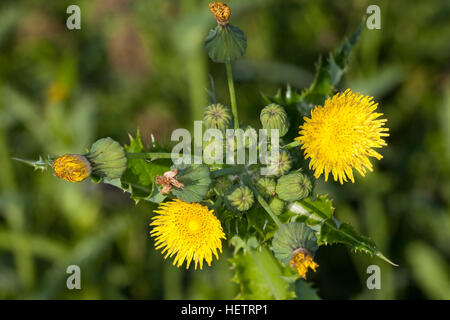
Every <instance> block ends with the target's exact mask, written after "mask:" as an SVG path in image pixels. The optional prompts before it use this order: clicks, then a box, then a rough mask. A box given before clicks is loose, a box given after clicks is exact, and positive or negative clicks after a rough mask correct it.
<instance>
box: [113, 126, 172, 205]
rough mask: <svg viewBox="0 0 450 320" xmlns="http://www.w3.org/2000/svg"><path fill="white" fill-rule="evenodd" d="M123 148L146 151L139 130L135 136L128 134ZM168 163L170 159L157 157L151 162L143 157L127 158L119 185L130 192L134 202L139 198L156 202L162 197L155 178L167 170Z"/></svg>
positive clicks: (155, 147) (137, 151) (131, 150)
mask: <svg viewBox="0 0 450 320" xmlns="http://www.w3.org/2000/svg"><path fill="white" fill-rule="evenodd" d="M153 149H158V147H157V146H152V151H153ZM125 150H126V151H127V152H129V153H143V152H148V151H147V150H146V149H145V148H144V146H143V144H142V141H141V136H140V133H139V131H138V132H137V134H136V138H133V137H132V136H131V135H130V144H129V145H128V146H125ZM158 151H160V150H158ZM170 165H171V161H170V160H167V159H158V160H154V161H152V162H149V161H148V160H145V159H128V167H127V170H126V171H125V173H124V174H123V176H122V178H121V186H122V188H123V189H124V190H125V191H128V192H130V193H131V198H132V199H134V200H135V201H136V203H137V202H139V201H140V200H148V201H153V202H158V200H161V199H164V197H161V196H162V195H160V194H159V190H158V187H155V178H156V176H158V175H163V174H164V172H166V171H169V170H170ZM161 201H162V200H161Z"/></svg>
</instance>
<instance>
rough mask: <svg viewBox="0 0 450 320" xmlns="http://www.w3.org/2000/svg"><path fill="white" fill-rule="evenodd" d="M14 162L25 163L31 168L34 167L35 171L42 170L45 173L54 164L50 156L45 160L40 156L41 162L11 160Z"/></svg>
mask: <svg viewBox="0 0 450 320" xmlns="http://www.w3.org/2000/svg"><path fill="white" fill-rule="evenodd" d="M11 159H12V160H16V161H19V162H22V163H25V164H27V165H29V166H32V167H33V168H34V170H42V171H45V170H47V169H48V168H51V166H52V165H51V163H52V162H53V161H52V159H51V158H50V156H49V157H48V158H47V159H46V160H44V159H43V158H42V157H41V156H39V160H36V161H33V160H25V159H20V158H11Z"/></svg>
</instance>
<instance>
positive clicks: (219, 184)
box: [213, 176, 231, 196]
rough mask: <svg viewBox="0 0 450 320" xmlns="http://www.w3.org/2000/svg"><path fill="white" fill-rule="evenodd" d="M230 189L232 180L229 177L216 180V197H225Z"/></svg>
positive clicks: (214, 187)
mask: <svg viewBox="0 0 450 320" xmlns="http://www.w3.org/2000/svg"><path fill="white" fill-rule="evenodd" d="M230 187H231V181H230V178H229V177H228V176H224V177H219V178H217V179H216V181H215V183H214V186H213V189H214V192H215V193H216V195H218V196H223V195H224V194H225V192H226V191H227V190H228V189H229V188H230Z"/></svg>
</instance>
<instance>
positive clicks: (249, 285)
mask: <svg viewBox="0 0 450 320" xmlns="http://www.w3.org/2000/svg"><path fill="white" fill-rule="evenodd" d="M230 260H231V264H232V268H233V269H234V271H235V276H234V278H233V281H234V282H236V283H237V284H238V285H239V288H240V292H239V295H238V297H237V298H238V299H245V300H247V299H248V300H252V299H283V300H285V299H292V298H295V292H294V291H293V288H292V285H291V284H290V283H289V282H288V281H286V279H285V277H287V276H289V275H290V270H288V269H287V268H283V267H282V265H281V264H280V262H279V261H278V260H276V259H275V258H274V256H273V254H272V253H271V252H270V251H269V249H267V248H266V247H262V248H261V250H249V251H248V252H247V253H244V252H243V251H239V252H238V253H236V254H235V255H234V257H233V258H232V259H230Z"/></svg>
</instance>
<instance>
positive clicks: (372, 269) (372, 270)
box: [366, 264, 381, 290]
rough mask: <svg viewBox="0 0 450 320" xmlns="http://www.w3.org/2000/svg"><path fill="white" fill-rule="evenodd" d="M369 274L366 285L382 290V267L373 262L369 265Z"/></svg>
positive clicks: (371, 288) (367, 271) (368, 287)
mask: <svg viewBox="0 0 450 320" xmlns="http://www.w3.org/2000/svg"><path fill="white" fill-rule="evenodd" d="M366 273H367V274H370V276H369V277H368V278H367V281H366V285H367V289H369V290H374V289H376V290H380V289H381V270H380V267H379V266H377V265H375V264H372V265H370V266H368V267H367V270H366Z"/></svg>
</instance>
